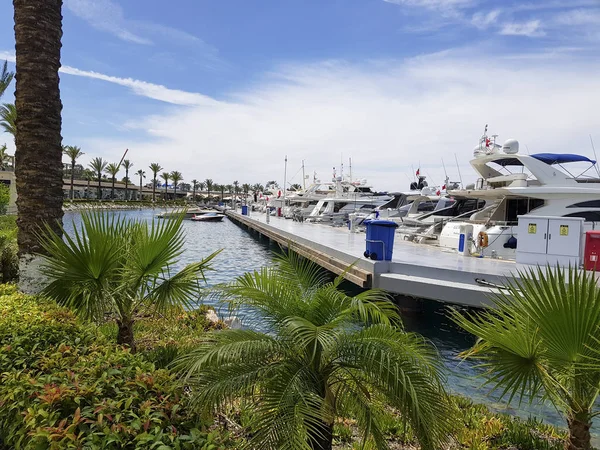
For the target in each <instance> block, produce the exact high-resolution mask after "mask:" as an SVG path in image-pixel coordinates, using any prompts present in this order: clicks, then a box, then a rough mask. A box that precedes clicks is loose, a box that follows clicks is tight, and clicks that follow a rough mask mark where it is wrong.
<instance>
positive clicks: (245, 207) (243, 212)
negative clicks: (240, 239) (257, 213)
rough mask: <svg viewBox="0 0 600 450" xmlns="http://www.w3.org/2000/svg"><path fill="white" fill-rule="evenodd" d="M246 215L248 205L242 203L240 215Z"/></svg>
mask: <svg viewBox="0 0 600 450" xmlns="http://www.w3.org/2000/svg"><path fill="white" fill-rule="evenodd" d="M247 215H248V206H247V205H242V216H247Z"/></svg>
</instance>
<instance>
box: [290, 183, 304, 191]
mask: <svg viewBox="0 0 600 450" xmlns="http://www.w3.org/2000/svg"><path fill="white" fill-rule="evenodd" d="M290 187H291V188H292V189H293V190H294V191H299V190H301V189H302V186H300V185H299V184H298V183H294V184H292V185H291V186H290Z"/></svg>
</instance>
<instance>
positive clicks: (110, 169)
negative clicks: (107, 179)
mask: <svg viewBox="0 0 600 450" xmlns="http://www.w3.org/2000/svg"><path fill="white" fill-rule="evenodd" d="M119 169H120V167H119V164H117V163H110V164H109V165H108V166H106V169H104V171H105V172H106V173H107V174H109V175H110V176H111V181H112V186H111V189H110V198H111V200H114V199H115V180H116V178H117V174H118V173H119Z"/></svg>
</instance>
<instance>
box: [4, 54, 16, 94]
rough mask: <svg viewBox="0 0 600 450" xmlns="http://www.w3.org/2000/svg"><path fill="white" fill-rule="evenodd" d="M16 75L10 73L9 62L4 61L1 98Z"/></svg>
mask: <svg viewBox="0 0 600 450" xmlns="http://www.w3.org/2000/svg"><path fill="white" fill-rule="evenodd" d="M14 76H15V74H14V73H13V72H9V71H8V62H7V61H4V64H3V65H2V71H1V72H0V98H1V97H2V96H3V95H4V92H5V91H6V89H8V86H9V84H10V82H11V81H12V80H13V78H14Z"/></svg>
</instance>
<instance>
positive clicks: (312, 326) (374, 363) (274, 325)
mask: <svg viewBox="0 0 600 450" xmlns="http://www.w3.org/2000/svg"><path fill="white" fill-rule="evenodd" d="M278 259H279V260H278V261H277V262H278V264H277V265H276V266H274V267H265V268H262V269H260V270H258V271H255V272H254V273H247V274H244V275H242V276H240V277H238V278H237V279H236V280H235V281H234V282H233V283H232V284H230V285H227V286H226V287H224V288H222V289H223V296H224V299H225V300H226V301H227V302H228V303H229V305H230V307H232V308H239V307H243V308H244V310H245V311H252V314H253V316H254V317H256V320H257V321H258V322H260V324H261V326H262V327H263V329H264V330H265V331H264V332H259V331H256V330H254V329H251V328H248V329H238V330H222V331H219V332H215V333H209V334H208V335H207V336H206V338H205V340H204V341H203V342H202V343H201V344H200V346H199V347H198V348H196V349H194V350H192V351H191V352H190V353H188V354H186V355H184V356H182V357H180V358H179V359H178V360H177V362H176V369H178V370H180V371H183V372H184V373H185V375H186V380H185V381H186V382H187V383H189V384H190V386H191V387H192V390H191V392H192V395H193V396H194V397H195V400H196V401H197V402H198V404H199V405H201V406H204V407H206V408H210V409H217V408H219V406H221V405H223V404H224V403H225V402H229V401H235V400H238V399H240V400H243V399H247V400H250V401H249V402H248V403H247V406H248V407H249V408H250V409H251V411H250V416H251V417H253V418H254V420H253V421H252V422H251V423H250V428H251V438H250V439H251V441H250V442H249V448H265V449H266V448H269V449H275V448H290V449H292V448H294V449H296V448H297V449H300V448H303V449H304V448H306V449H308V448H310V449H314V450H330V449H331V448H332V433H333V424H334V422H335V420H336V418H338V417H347V416H348V415H352V417H355V418H356V419H357V424H358V425H359V426H360V428H362V430H363V434H361V435H362V437H363V445H365V444H366V441H371V442H370V443H374V444H375V445H376V448H378V449H381V448H387V445H386V442H385V440H384V438H383V435H382V431H381V424H380V422H379V418H380V413H381V410H380V407H378V406H376V405H378V404H381V403H379V402H383V401H385V402H386V403H388V404H389V405H391V406H393V407H394V408H397V409H398V411H400V412H401V413H402V415H403V417H404V418H405V419H406V420H407V421H408V422H409V423H410V424H411V426H412V429H413V430H414V433H415V435H416V437H417V438H418V439H419V442H420V444H421V448H422V449H438V448H441V447H442V445H443V444H444V442H445V441H446V440H447V427H448V425H449V418H448V411H449V408H448V406H447V404H448V403H447V402H446V400H447V397H446V394H445V393H444V388H443V387H442V366H441V364H440V362H439V358H438V355H437V353H436V352H435V350H434V349H433V347H432V346H431V345H429V344H428V343H426V342H425V340H424V339H423V338H422V337H421V336H418V335H416V334H414V333H407V332H404V331H403V330H402V329H401V327H399V326H396V325H397V324H399V323H400V317H399V315H398V312H397V308H396V307H395V305H394V304H393V303H392V302H391V301H390V300H389V298H388V297H387V295H386V294H385V293H384V292H383V291H380V290H369V291H365V292H362V293H360V294H358V295H356V296H354V297H350V296H348V295H347V294H345V293H344V292H342V291H341V290H340V289H339V287H340V284H341V283H342V281H343V278H342V277H338V278H336V279H335V280H334V281H333V282H330V281H328V280H327V277H328V276H327V275H326V274H324V273H323V271H322V270H321V269H320V268H319V267H318V266H316V265H315V264H314V263H312V262H310V261H308V260H305V259H302V258H301V257H299V256H298V255H297V254H295V253H294V252H289V253H288V254H287V255H286V256H282V257H279V258H278ZM361 448H364V447H361ZM369 448H371V447H369Z"/></svg>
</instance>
